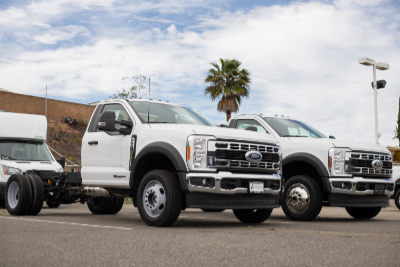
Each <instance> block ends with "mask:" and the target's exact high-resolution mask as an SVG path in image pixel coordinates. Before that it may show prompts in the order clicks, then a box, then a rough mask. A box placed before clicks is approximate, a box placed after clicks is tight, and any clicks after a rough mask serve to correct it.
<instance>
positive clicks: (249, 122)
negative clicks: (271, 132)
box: [236, 120, 268, 133]
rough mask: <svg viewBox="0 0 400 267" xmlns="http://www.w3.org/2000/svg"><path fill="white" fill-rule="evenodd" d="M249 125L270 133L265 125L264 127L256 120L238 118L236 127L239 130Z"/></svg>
mask: <svg viewBox="0 0 400 267" xmlns="http://www.w3.org/2000/svg"><path fill="white" fill-rule="evenodd" d="M249 126H253V127H256V128H257V132H260V133H268V132H267V130H265V129H264V127H262V126H261V124H260V123H259V122H258V121H256V120H238V122H237V124H236V128H237V129H239V130H245V129H246V128H247V127H249Z"/></svg>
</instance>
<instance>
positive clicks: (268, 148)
mask: <svg viewBox="0 0 400 267" xmlns="http://www.w3.org/2000/svg"><path fill="white" fill-rule="evenodd" d="M248 151H258V152H260V153H261V154H262V159H261V161H259V162H250V161H248V160H247V159H246V157H245V154H246V152H248ZM279 153H280V150H279V147H278V146H274V145H268V144H252V143H243V142H226V141H214V140H213V141H209V142H208V152H207V156H208V165H209V167H214V168H250V169H267V170H279V168H280V156H279Z"/></svg>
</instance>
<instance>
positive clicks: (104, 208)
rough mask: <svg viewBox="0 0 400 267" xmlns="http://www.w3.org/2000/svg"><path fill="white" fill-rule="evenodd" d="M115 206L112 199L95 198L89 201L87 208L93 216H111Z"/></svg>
mask: <svg viewBox="0 0 400 267" xmlns="http://www.w3.org/2000/svg"><path fill="white" fill-rule="evenodd" d="M112 205H113V201H112V197H111V196H110V197H93V198H90V199H88V201H87V206H88V208H89V210H90V211H91V212H92V213H93V214H109V213H110V211H111V208H112Z"/></svg>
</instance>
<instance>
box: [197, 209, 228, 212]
mask: <svg viewBox="0 0 400 267" xmlns="http://www.w3.org/2000/svg"><path fill="white" fill-rule="evenodd" d="M201 210H202V211H204V212H223V211H224V210H225V209H215V210H214V209H201Z"/></svg>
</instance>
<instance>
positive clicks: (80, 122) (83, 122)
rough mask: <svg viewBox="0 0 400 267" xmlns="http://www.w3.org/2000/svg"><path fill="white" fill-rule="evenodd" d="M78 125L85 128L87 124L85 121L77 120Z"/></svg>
mask: <svg viewBox="0 0 400 267" xmlns="http://www.w3.org/2000/svg"><path fill="white" fill-rule="evenodd" d="M78 124H79V125H80V126H83V127H87V125H88V122H87V121H84V120H81V119H79V122H78Z"/></svg>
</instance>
